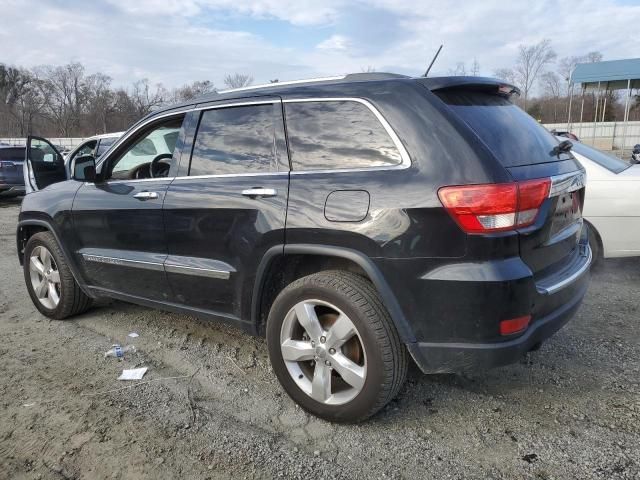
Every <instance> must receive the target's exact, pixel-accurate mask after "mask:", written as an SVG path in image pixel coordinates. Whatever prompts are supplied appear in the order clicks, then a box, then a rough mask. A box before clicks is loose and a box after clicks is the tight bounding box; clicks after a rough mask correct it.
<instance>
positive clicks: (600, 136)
mask: <svg viewBox="0 0 640 480" xmlns="http://www.w3.org/2000/svg"><path fill="white" fill-rule="evenodd" d="M544 126H545V127H547V128H548V129H549V130H552V129H554V128H555V129H556V130H567V124H566V122H565V123H546V124H544ZM569 130H570V131H571V132H572V133H575V134H576V135H577V136H578V138H579V139H580V140H581V141H582V142H584V143H588V144H590V145H593V146H594V147H596V148H599V149H601V150H622V147H623V145H622V144H623V141H624V149H625V154H628V153H629V150H631V149H632V148H633V146H634V145H636V144H638V143H640V122H627V125H626V129H625V124H624V122H599V123H593V122H588V123H587V122H583V123H572V124H571V125H570V128H569Z"/></svg>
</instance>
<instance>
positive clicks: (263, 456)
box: [0, 200, 640, 479]
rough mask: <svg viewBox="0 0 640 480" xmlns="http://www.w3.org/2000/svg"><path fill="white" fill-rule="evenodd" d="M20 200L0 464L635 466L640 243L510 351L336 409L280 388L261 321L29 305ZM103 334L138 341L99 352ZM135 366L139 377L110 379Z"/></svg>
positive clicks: (601, 469)
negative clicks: (525, 350)
mask: <svg viewBox="0 0 640 480" xmlns="http://www.w3.org/2000/svg"><path fill="white" fill-rule="evenodd" d="M18 211H19V201H11V200H0V272H1V274H2V279H1V281H0V338H1V339H2V342H1V343H0V478H17V479H22V478H25V479H33V478H37V479H40V478H43V479H44V478H54V479H59V478H135V479H138V478H211V479H218V478H230V477H233V478H273V477H285V478H317V479H322V478H326V479H329V478H366V479H371V478H416V477H423V478H505V479H513V478H539V479H551V478H556V479H568V478H580V479H584V478H603V479H610V478H633V479H638V478H640V355H639V353H640V341H639V335H640V311H639V308H638V296H639V295H640V261H638V259H634V260H615V261H607V262H605V264H604V266H603V268H602V269H601V270H600V271H598V272H596V273H595V274H594V275H593V281H592V283H591V288H590V290H589V293H588V295H587V298H586V299H585V303H584V304H583V306H582V307H581V309H580V310H579V312H578V314H577V315H576V317H575V318H574V320H573V321H572V322H571V323H570V324H569V325H568V326H567V327H566V328H565V329H563V330H562V331H561V332H559V333H558V334H557V335H556V336H555V337H554V338H553V339H551V340H550V341H549V342H547V343H546V344H545V345H543V347H542V349H541V350H539V351H538V352H535V353H531V354H529V355H528V356H527V357H525V358H523V359H522V361H521V362H519V363H518V364H515V365H512V366H509V367H504V368H500V369H495V370H492V371H488V372H483V373H477V374H474V375H465V376H461V375H435V376H424V375H422V374H421V373H420V372H419V371H418V370H417V368H412V369H411V370H410V373H409V379H408V382H407V385H406V387H405V388H404V389H403V390H402V391H401V393H400V395H399V396H398V398H397V399H396V400H395V401H394V402H392V403H391V404H390V405H389V406H388V407H387V408H386V409H384V410H383V411H382V412H380V413H379V414H378V415H376V416H375V417H374V418H373V419H371V420H370V421H368V422H367V423H364V424H360V425H355V426H337V425H332V424H330V423H326V422H324V421H321V420H318V419H316V418H313V417H311V416H309V415H307V414H306V413H304V412H303V411H301V410H300V409H299V408H297V407H296V406H295V405H294V403H293V402H292V401H291V400H290V399H289V398H288V397H287V396H286V394H285V393H284V392H283V391H282V389H281V388H280V386H279V384H278V383H277V381H276V379H275V377H274V375H273V374H272V372H271V371H270V367H269V361H268V357H267V349H266V344H265V342H264V340H263V339H259V338H252V337H249V336H247V335H245V334H243V333H240V332H239V331H235V330H232V329H229V328H226V327H223V326H220V325H216V324H212V323H208V322H204V321H201V320H197V319H194V318H191V317H186V316H181V315H174V314H170V313H164V312H159V311H153V310H148V309H145V308H142V307H137V306H134V305H128V304H124V303H120V302H109V301H105V302H102V303H101V304H100V305H98V306H97V307H95V308H93V309H92V310H90V311H89V312H87V313H85V314H84V315H81V316H79V317H76V318H74V319H72V320H70V321H50V320H48V319H47V318H45V317H43V316H42V315H40V314H39V313H38V312H37V310H36V309H35V308H34V307H33V305H32V304H31V301H30V300H29V297H28V295H27V292H26V289H25V287H24V281H23V276H22V271H21V268H20V266H19V265H18V261H17V257H16V253H15V233H14V232H15V224H16V220H17V215H18ZM132 331H135V332H137V333H139V334H140V337H139V338H137V339H134V340H131V339H127V334H128V333H129V332H132ZM114 342H120V343H122V344H123V345H124V344H127V343H134V344H135V345H136V347H137V349H138V350H137V353H135V354H130V355H127V356H126V359H125V360H124V361H123V362H118V361H117V360H115V359H104V358H103V353H104V352H105V351H106V350H108V349H109V348H110V346H111V344H112V343H114ZM135 366H147V367H149V371H148V373H147V375H146V376H145V378H144V381H145V382H148V383H142V382H140V383H138V384H136V385H134V386H133V387H132V388H127V389H122V388H123V387H124V386H126V385H131V384H124V382H118V381H117V380H116V378H117V376H118V375H119V374H120V371H121V370H122V369H123V368H130V367H135ZM170 377H174V378H170ZM176 377H177V378H176Z"/></svg>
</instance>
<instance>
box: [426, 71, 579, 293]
mask: <svg viewBox="0 0 640 480" xmlns="http://www.w3.org/2000/svg"><path fill="white" fill-rule="evenodd" d="M432 91H433V93H435V94H436V95H437V96H438V97H439V98H440V99H441V100H442V101H443V102H444V103H445V104H447V105H448V106H449V108H450V109H451V110H452V111H453V112H454V113H455V115H456V116H457V117H458V118H460V119H461V120H463V121H464V122H465V123H466V124H467V125H468V126H469V127H470V128H471V130H472V131H473V132H474V133H475V134H476V136H477V137H478V139H479V140H480V141H481V142H482V143H484V145H485V146H486V147H487V148H488V149H489V150H490V151H491V152H492V153H493V155H494V156H495V158H496V159H497V160H498V161H499V162H500V163H501V164H502V166H503V167H504V168H505V169H506V170H507V171H508V172H509V173H510V175H511V176H512V178H513V180H514V181H515V182H524V184H526V182H527V181H532V180H534V179H549V193H548V194H547V195H545V197H546V198H545V199H544V200H543V201H542V204H541V205H540V207H539V209H538V210H537V213H536V217H535V221H534V222H533V224H531V225H528V226H526V227H524V228H519V229H518V230H517V231H518V236H519V245H520V256H521V258H522V259H523V261H524V262H525V263H526V264H527V265H528V266H529V268H530V269H531V270H532V271H533V273H534V276H535V278H536V281H538V280H540V281H541V282H542V283H546V282H545V279H553V278H554V277H558V275H559V274H561V273H564V274H566V273H567V272H568V271H570V270H571V269H572V268H573V267H575V265H576V264H577V263H579V262H580V258H579V257H581V256H584V253H585V248H584V247H581V246H580V245H579V242H581V235H582V206H583V204H584V184H585V173H584V169H583V168H582V166H581V165H580V164H579V163H578V162H577V161H576V160H575V158H574V157H573V155H571V153H570V152H558V151H557V150H554V148H555V147H557V146H558V144H559V142H558V140H556V138H555V137H554V136H553V135H551V133H549V132H548V131H547V130H546V129H544V128H543V127H542V126H541V125H540V124H539V123H538V122H536V121H535V120H534V119H533V118H532V117H530V116H529V115H528V114H526V113H525V112H524V111H523V110H522V109H520V108H519V107H517V106H516V105H514V104H513V103H512V102H511V100H510V95H511V94H513V93H514V92H516V91H517V90H516V89H514V88H513V87H509V86H503V85H499V84H497V83H495V81H493V82H492V83H489V84H487V83H485V84H482V85H479V86H474V85H463V86H459V87H453V88H440V89H432ZM519 185H521V184H519ZM585 241H586V240H585V239H584V238H582V244H584V242H585ZM582 262H583V263H584V259H582Z"/></svg>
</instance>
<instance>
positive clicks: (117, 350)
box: [104, 344, 136, 358]
mask: <svg viewBox="0 0 640 480" xmlns="http://www.w3.org/2000/svg"><path fill="white" fill-rule="evenodd" d="M135 351H136V347H135V345H127V346H125V347H121V346H120V345H118V344H115V345H112V348H111V350H109V351H108V352H105V354H104V357H105V358H107V357H115V358H123V357H124V354H125V353H129V352H132V353H133V352H135Z"/></svg>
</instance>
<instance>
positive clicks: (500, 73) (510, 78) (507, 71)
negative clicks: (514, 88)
mask: <svg viewBox="0 0 640 480" xmlns="http://www.w3.org/2000/svg"><path fill="white" fill-rule="evenodd" d="M493 76H494V77H496V78H499V79H500V80H504V81H505V82H509V83H512V84H515V83H516V73H515V72H514V71H513V70H512V69H511V68H499V69H497V70H495V71H494V72H493Z"/></svg>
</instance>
